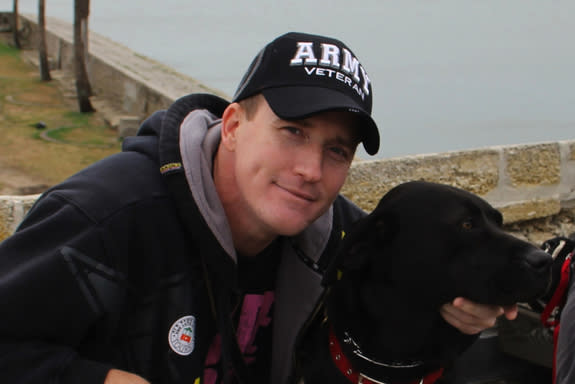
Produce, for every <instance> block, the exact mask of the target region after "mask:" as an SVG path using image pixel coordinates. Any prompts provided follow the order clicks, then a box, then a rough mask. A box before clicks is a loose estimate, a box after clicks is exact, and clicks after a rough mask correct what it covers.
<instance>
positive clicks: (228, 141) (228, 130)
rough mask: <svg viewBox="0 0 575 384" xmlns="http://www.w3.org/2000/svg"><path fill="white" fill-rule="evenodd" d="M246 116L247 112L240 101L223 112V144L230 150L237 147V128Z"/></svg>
mask: <svg viewBox="0 0 575 384" xmlns="http://www.w3.org/2000/svg"><path fill="white" fill-rule="evenodd" d="M244 118H245V112H244V110H243V108H242V107H241V105H239V104H238V103H231V104H230V105H228V106H227V108H226V109H225V110H224V113H223V114H222V129H221V132H222V138H221V143H222V145H223V146H224V147H225V148H226V149H227V150H229V151H234V150H235V148H236V138H237V129H238V127H239V126H240V124H241V122H242V121H243V119H244Z"/></svg>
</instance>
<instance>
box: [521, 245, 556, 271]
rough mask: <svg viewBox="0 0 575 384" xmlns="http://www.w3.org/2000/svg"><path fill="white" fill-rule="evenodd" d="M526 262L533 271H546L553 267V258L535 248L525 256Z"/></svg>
mask: <svg viewBox="0 0 575 384" xmlns="http://www.w3.org/2000/svg"><path fill="white" fill-rule="evenodd" d="M525 262H526V263H527V264H528V265H529V266H530V267H531V268H533V269H536V270H545V269H548V268H550V267H551V264H552V263H553V258H552V257H551V255H549V254H548V253H547V252H545V251H542V250H540V249H537V248H535V249H531V250H530V251H529V252H528V253H527V254H526V255H525Z"/></svg>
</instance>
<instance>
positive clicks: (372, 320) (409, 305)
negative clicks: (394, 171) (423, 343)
mask: <svg viewBox="0 0 575 384" xmlns="http://www.w3.org/2000/svg"><path fill="white" fill-rule="evenodd" d="M501 226H502V216H501V214H500V212H498V211H497V210H496V209H494V208H493V207H492V206H491V205H489V204H488V203H487V202H486V201H485V200H483V199H481V198H480V197H478V196H476V195H474V194H472V193H469V192H466V191H464V190H461V189H458V188H454V187H451V186H447V185H442V184H435V183H428V182H409V183H405V184H402V185H399V186H397V187H395V188H394V189H392V190H391V191H389V192H388V193H387V194H386V195H385V196H384V197H383V198H382V199H381V201H380V202H379V204H378V206H377V207H376V208H375V210H374V211H373V212H372V213H371V214H369V215H368V216H367V217H366V218H364V219H361V220H360V221H359V222H357V223H355V225H354V226H353V228H352V229H351V230H350V231H348V233H347V234H346V236H345V238H344V241H343V244H342V248H341V250H340V253H339V254H338V256H337V258H336V261H335V263H334V265H333V266H332V268H331V269H330V271H329V273H328V275H327V281H328V282H334V281H336V280H337V279H336V277H335V275H336V270H337V271H338V272H340V273H342V276H341V279H340V280H339V281H337V282H335V283H334V284H333V288H334V289H333V291H334V294H335V296H337V297H336V298H334V299H333V300H332V302H333V303H334V304H333V305H334V306H337V307H338V308H337V309H336V310H333V312H332V313H333V315H334V316H333V317H334V318H335V319H334V320H335V322H336V323H339V325H338V324H336V327H338V328H340V330H342V329H344V328H346V327H348V326H349V327H351V328H354V329H355V332H356V333H358V332H359V333H362V330H361V328H364V329H367V328H369V329H370V332H371V335H364V339H365V340H366V341H365V343H366V344H371V345H373V346H372V347H369V349H371V350H372V351H373V350H375V349H377V344H380V343H386V342H388V343H389V342H394V341H392V340H390V338H401V337H402V335H391V336H390V333H392V332H394V330H393V329H391V330H390V329H381V327H380V329H379V330H378V327H379V325H381V324H385V325H384V326H383V327H384V328H396V329H399V327H400V326H401V323H400V322H404V323H408V324H410V327H411V328H410V334H412V335H419V338H420V339H421V338H426V337H428V335H429V334H432V333H433V332H435V331H433V330H432V328H431V327H433V326H434V324H431V323H432V322H431V321H428V320H429V319H430V318H431V316H434V317H438V316H439V307H440V306H441V305H442V304H444V303H447V302H449V301H451V300H453V299H454V298H455V297H458V296H462V297H466V298H468V299H471V300H473V301H475V302H478V303H485V304H497V305H509V304H514V303H517V302H524V301H528V300H531V299H533V298H534V297H536V296H538V295H541V294H543V293H544V292H545V289H546V288H547V286H548V284H549V276H550V266H551V258H550V256H549V255H548V254H547V253H545V252H543V251H541V250H540V249H539V248H537V247H536V246H534V245H532V244H530V243H528V242H526V241H523V240H520V239H518V238H516V237H514V236H512V235H510V234H507V233H505V232H504V231H503V230H502V228H501ZM350 317H352V318H353V320H350ZM359 318H361V320H358V319H359ZM397 318H399V320H397V321H395V320H396V319H397ZM394 321H395V322H394ZM436 321H437V320H436ZM342 323H347V324H345V325H344V326H342V325H341V324H342ZM350 323H351V324H350ZM366 324H368V325H367V326H366ZM426 327H427V329H426ZM416 328H417V329H416ZM396 333H397V332H396ZM396 336H397V337H396ZM405 336H406V335H403V340H402V341H401V343H402V344H400V343H398V346H397V347H394V348H396V351H397V352H399V354H401V353H402V352H404V353H405V355H406V356H407V355H408V354H409V349H410V348H411V346H410V342H409V337H405ZM367 339H369V340H367ZM417 342H420V340H418V341H417ZM414 345H415V341H414Z"/></svg>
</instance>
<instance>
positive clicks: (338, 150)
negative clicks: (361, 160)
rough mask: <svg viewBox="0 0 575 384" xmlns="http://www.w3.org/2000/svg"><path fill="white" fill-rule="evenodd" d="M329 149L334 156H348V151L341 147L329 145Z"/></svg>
mask: <svg viewBox="0 0 575 384" xmlns="http://www.w3.org/2000/svg"><path fill="white" fill-rule="evenodd" d="M329 150H330V151H331V152H332V153H333V154H334V155H336V156H338V157H340V158H342V159H344V160H347V159H348V158H349V151H347V150H346V149H345V148H342V147H330V148H329Z"/></svg>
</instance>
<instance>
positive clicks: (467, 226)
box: [461, 219, 473, 231]
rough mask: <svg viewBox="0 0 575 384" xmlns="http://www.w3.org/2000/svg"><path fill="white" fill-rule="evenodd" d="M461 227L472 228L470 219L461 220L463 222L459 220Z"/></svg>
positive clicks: (467, 229)
mask: <svg viewBox="0 0 575 384" xmlns="http://www.w3.org/2000/svg"><path fill="white" fill-rule="evenodd" d="M461 228H462V229H464V230H466V231H469V230H471V229H473V221H471V219H467V220H463V222H461Z"/></svg>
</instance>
